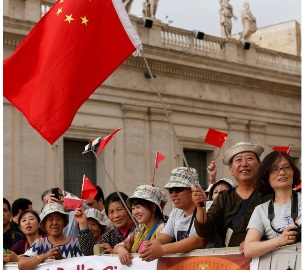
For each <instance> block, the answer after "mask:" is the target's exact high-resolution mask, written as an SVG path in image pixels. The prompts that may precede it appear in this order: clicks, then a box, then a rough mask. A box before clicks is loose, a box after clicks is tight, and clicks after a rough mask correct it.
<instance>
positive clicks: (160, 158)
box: [151, 152, 165, 187]
mask: <svg viewBox="0 0 302 270" xmlns="http://www.w3.org/2000/svg"><path fill="white" fill-rule="evenodd" d="M164 159H165V157H164V156H163V155H162V154H161V153H159V152H156V156H155V163H154V169H153V177H152V182H151V186H153V187H154V175H155V169H158V165H159V163H160V162H161V161H162V160H164Z"/></svg>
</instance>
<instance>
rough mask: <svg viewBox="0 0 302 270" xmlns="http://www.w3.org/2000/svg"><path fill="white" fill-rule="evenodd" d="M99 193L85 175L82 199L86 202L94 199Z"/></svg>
mask: <svg viewBox="0 0 302 270" xmlns="http://www.w3.org/2000/svg"><path fill="white" fill-rule="evenodd" d="M97 193H98V190H97V189H96V187H95V186H94V185H93V184H92V183H91V182H90V180H89V179H88V178H87V177H86V176H85V175H84V176H83V184H82V193H81V197H82V199H84V200H89V199H94V197H95V195H96V194H97Z"/></svg>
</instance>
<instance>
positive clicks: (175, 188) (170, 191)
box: [169, 187, 185, 194]
mask: <svg viewBox="0 0 302 270" xmlns="http://www.w3.org/2000/svg"><path fill="white" fill-rule="evenodd" d="M184 190H185V188H184V187H173V188H169V193H170V194H172V193H173V191H174V192H175V193H180V192H183V191H184Z"/></svg>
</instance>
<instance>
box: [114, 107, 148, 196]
mask: <svg viewBox="0 0 302 270" xmlns="http://www.w3.org/2000/svg"><path fill="white" fill-rule="evenodd" d="M122 111H123V122H124V123H123V127H124V129H123V131H124V178H123V179H122V181H121V182H122V183H120V188H121V189H120V190H125V187H127V188H126V190H130V192H133V191H134V190H135V189H136V188H137V187H138V186H139V185H142V184H150V183H149V182H150V180H149V179H146V167H147V165H146V164H147V160H148V155H146V149H149V140H148V136H149V128H148V125H146V120H147V111H148V108H146V107H142V106H134V105H127V104H124V105H122ZM147 153H149V152H147ZM128 193H129V192H128ZM128 195H129V196H130V195H131V194H130V193H129V194H128Z"/></svg>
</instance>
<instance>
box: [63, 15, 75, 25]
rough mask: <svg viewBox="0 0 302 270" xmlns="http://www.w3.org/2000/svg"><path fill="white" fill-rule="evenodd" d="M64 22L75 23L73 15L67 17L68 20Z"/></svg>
mask: <svg viewBox="0 0 302 270" xmlns="http://www.w3.org/2000/svg"><path fill="white" fill-rule="evenodd" d="M64 21H68V22H69V23H70V22H71V21H74V18H72V14H70V15H66V19H65V20H64Z"/></svg>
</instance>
